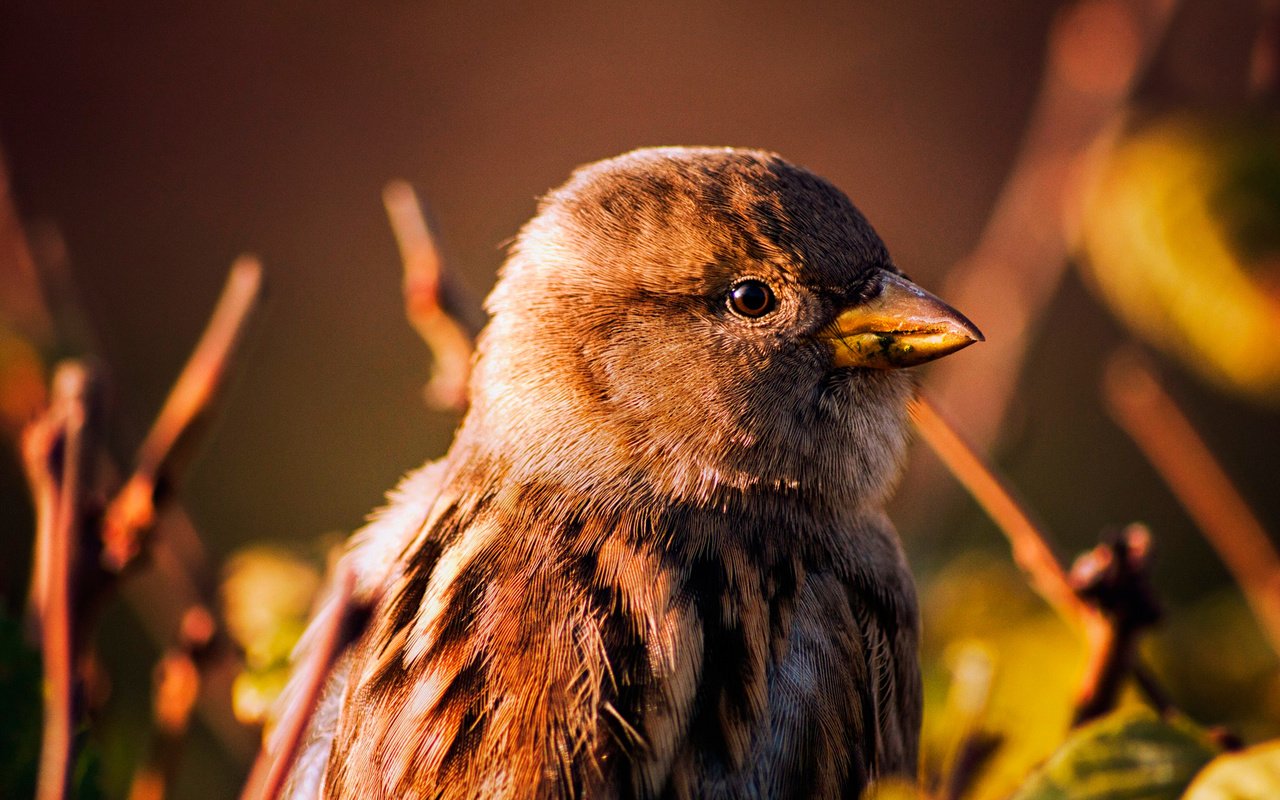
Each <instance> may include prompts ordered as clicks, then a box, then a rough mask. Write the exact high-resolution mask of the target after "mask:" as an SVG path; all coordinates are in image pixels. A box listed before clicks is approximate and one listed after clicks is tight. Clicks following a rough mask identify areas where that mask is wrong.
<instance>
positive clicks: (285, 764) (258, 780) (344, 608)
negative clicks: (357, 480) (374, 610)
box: [240, 561, 361, 800]
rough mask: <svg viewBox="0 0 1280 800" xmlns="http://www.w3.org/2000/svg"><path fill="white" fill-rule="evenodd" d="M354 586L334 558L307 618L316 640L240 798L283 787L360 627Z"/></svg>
mask: <svg viewBox="0 0 1280 800" xmlns="http://www.w3.org/2000/svg"><path fill="white" fill-rule="evenodd" d="M354 590H355V573H354V572H352V571H351V570H350V569H349V568H348V567H347V566H346V565H345V564H343V563H342V562H341V561H339V562H338V564H337V566H336V567H335V572H334V576H333V579H332V589H331V591H330V592H329V594H328V596H327V597H326V598H325V599H324V601H323V604H322V606H321V608H320V610H319V611H317V612H316V615H315V619H314V622H312V625H314V626H315V627H314V629H313V631H314V635H315V637H316V638H315V640H314V641H313V642H311V643H310V649H308V650H306V653H305V656H304V657H303V660H302V661H301V663H299V664H298V666H297V667H296V671H295V677H294V681H295V682H296V684H297V686H298V690H297V691H298V693H297V695H295V696H294V697H292V698H290V699H289V703H288V707H287V708H286V709H285V711H284V713H283V714H282V715H281V718H280V721H279V722H278V723H277V726H276V729H275V731H273V733H272V735H271V737H270V741H269V742H268V743H267V744H266V745H264V746H263V748H262V750H261V752H259V754H258V758H257V760H256V761H254V764H253V769H251V770H250V771H249V778H248V780H246V781H245V785H244V790H243V792H242V793H241V795H240V798H241V800H275V798H276V797H277V796H278V795H279V794H280V790H281V789H282V788H283V787H284V782H285V780H286V779H287V778H288V777H289V772H290V770H291V769H292V767H293V762H294V760H295V759H296V758H297V756H298V748H299V745H300V744H301V742H302V737H303V734H305V733H306V730H307V725H308V724H309V723H310V721H311V715H312V714H313V713H314V712H315V710H316V704H317V702H318V701H319V699H320V692H321V690H323V689H324V684H325V681H326V680H327V679H328V677H329V672H330V670H331V668H332V667H333V663H334V661H335V660H336V659H337V658H338V656H339V655H340V654H341V653H342V651H343V650H344V649H345V648H346V647H347V645H349V644H350V643H351V642H352V641H354V640H355V638H356V637H357V636H358V635H359V633H360V631H359V627H360V626H358V625H355V624H353V623H354V621H355V619H356V617H357V615H358V614H359V612H360V610H361V609H360V607H358V606H357V605H356V604H355V603H354V601H353V592H354ZM308 635H312V634H311V633H309V634H308Z"/></svg>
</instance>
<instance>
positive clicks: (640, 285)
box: [291, 148, 978, 798]
mask: <svg viewBox="0 0 1280 800" xmlns="http://www.w3.org/2000/svg"><path fill="white" fill-rule="evenodd" d="M488 307H489V310H490V312H491V314H492V317H491V322H490V325H489V327H488V328H487V329H486V331H485V333H484V334H483V336H482V338H481V341H480V347H479V354H478V358H477V361H476V366H475V373H474V376H473V382H472V397H471V402H472V405H471V409H470V411H469V413H468V416H467V418H466V420H465V421H464V423H463V426H462V428H461V429H460V431H459V433H458V436H457V439H456V440H455V442H454V445H453V447H452V448H451V449H450V451H449V453H448V454H447V455H446V456H445V457H444V458H443V459H442V460H440V461H438V462H435V463H433V464H430V465H428V466H426V467H424V468H423V469H422V470H420V471H418V472H417V473H413V474H411V475H410V476H409V477H408V478H407V479H406V480H405V482H404V483H403V484H402V485H401V487H400V488H399V489H397V491H396V492H395V493H393V495H392V502H391V505H390V506H389V507H388V508H387V509H386V510H384V511H383V512H381V514H380V515H379V516H378V517H377V518H376V519H375V520H374V521H373V522H372V523H371V524H370V525H369V526H367V527H366V528H365V529H364V530H363V531H362V532H361V533H359V534H358V535H357V536H356V537H355V538H354V539H353V544H352V545H351V548H350V550H349V553H348V556H347V561H348V562H349V564H350V565H351V566H352V568H353V569H354V570H355V572H356V574H357V577H358V593H359V594H361V595H362V596H363V597H365V598H368V599H370V600H372V599H373V598H377V600H376V604H375V606H374V610H373V612H372V617H371V619H370V622H369V625H368V628H367V630H366V632H365V633H364V635H363V636H362V637H361V638H360V639H359V641H357V642H356V644H354V645H353V646H352V647H351V648H350V650H349V652H347V653H345V654H343V655H342V657H341V659H340V660H339V662H338V664H337V666H336V668H335V671H334V674H333V676H332V678H331V679H330V683H329V688H328V691H327V693H326V695H325V696H324V698H323V699H322V701H321V704H320V708H319V709H318V711H317V713H316V715H315V716H314V718H313V720H312V723H311V729H310V733H309V736H308V744H307V746H306V747H305V748H304V749H303V751H302V754H301V756H300V759H299V762H298V764H297V766H296V767H295V770H294V775H293V779H292V784H291V785H292V787H293V789H294V790H295V794H298V795H303V794H307V793H308V792H310V793H312V795H313V796H314V795H315V794H322V795H323V796H325V797H341V798H376V797H395V798H410V797H430V798H489V797H494V798H559V797H642V798H658V797H673V798H674V797H689V798H694V797H723V798H746V797H758V798H766V797H769V798H772V797H777V798H783V797H797V798H800V797H837V796H841V797H843V796H856V795H857V794H858V793H859V792H860V791H861V790H862V788H863V787H864V786H865V785H866V784H867V782H868V781H869V780H871V779H873V778H875V777H876V776H879V775H884V774H900V775H906V776H909V775H912V774H914V771H915V766H916V748H917V745H916V739H917V735H918V729H919V723H920V685H919V673H918V666H917V663H916V636H917V628H918V621H917V611H916V602H915V595H914V589H913V586H912V582H911V578H910V575H909V573H908V571H907V567H906V563H905V560H904V558H903V556H902V553H901V549H900V546H899V544H898V541H897V536H896V534H895V533H894V531H893V528H892V526H891V524H890V523H889V521H888V520H887V518H886V517H885V516H884V514H883V511H882V506H883V503H884V501H885V499H886V497H887V496H888V494H889V492H890V490H891V488H892V485H893V483H894V480H895V478H896V476H897V473H898V470H899V463H900V460H901V456H902V452H903V448H904V441H905V426H906V421H905V413H906V412H905V406H906V403H907V400H908V399H909V397H910V393H911V391H912V384H911V381H910V379H909V378H908V377H906V376H905V374H904V373H902V372H900V371H897V370H895V369H886V368H884V367H892V366H898V365H902V364H910V363H915V362H918V361H921V360H925V359H926V358H927V357H934V356H936V355H941V354H944V353H945V352H950V351H951V350H954V349H958V347H960V346H963V344H967V343H969V342H970V341H973V340H974V339H976V338H977V336H978V335H977V333H976V330H973V329H972V328H971V326H968V323H967V322H965V321H963V318H962V317H959V315H958V314H956V313H955V312H954V311H952V310H951V309H948V308H946V307H945V306H943V305H942V304H941V303H939V302H938V301H936V299H935V298H932V297H930V296H928V295H926V294H924V293H923V292H920V291H919V290H918V289H915V287H914V285H912V284H909V283H908V282H906V281H905V280H903V279H902V278H901V277H900V276H899V275H898V273H897V271H896V269H895V268H894V267H893V266H892V265H891V262H890V261H889V258H888V255H887V253H886V251H885V249H884V246H883V244H881V242H880V240H879V239H878V238H877V237H876V235H875V233H874V232H873V231H872V230H871V228H870V226H868V225H867V223H866V222H865V220H864V219H863V218H862V217H861V215H860V214H859V213H858V212H857V211H856V210H855V209H854V208H853V206H852V205H851V204H850V203H849V202H848V200H847V199H846V198H845V197H844V195H843V194H841V193H840V192H839V191H838V190H836V189H834V188H833V187H831V186H830V185H829V184H827V183H826V182H825V181H822V180H821V179H819V178H816V177H815V176H813V175H812V174H810V173H808V172H806V171H804V170H802V169H800V168H797V167H794V166H792V165H790V164H788V163H786V162H784V161H782V160H781V159H779V158H777V157H776V156H773V155H771V154H766V153H761V152H757V151H742V150H729V149H719V150H712V149H685V148H667V149H652V150H641V151H636V152H635V153H631V154H628V155H626V156H622V157H619V158H617V159H613V160H611V161H606V162H601V163H600V164H596V165H592V166H590V167H586V168H583V169H582V170H579V171H578V172H577V173H575V176H574V178H573V179H571V180H570V182H569V183H568V184H566V186H565V187H563V188H561V189H560V190H557V191H556V192H554V193H552V194H551V195H550V196H549V197H548V198H547V199H546V200H544V202H543V203H542V206H541V208H540V212H539V214H538V216H537V217H535V218H534V219H533V221H531V222H530V223H529V224H528V225H527V226H526V227H525V229H524V230H523V231H522V233H521V235H520V237H519V239H518V240H517V243H516V245H515V247H514V248H513V252H512V255H511V257H510V258H509V260H508V262H507V264H506V265H505V266H504V269H503V274H502V277H501V279H500V281H499V283H498V286H497V287H496V288H495V290H494V293H493V295H492V296H491V297H490V300H489V303H488ZM851 309H852V311H851ZM903 309H906V311H903ZM855 312H856V313H855ZM895 314H896V315H898V316H902V315H903V314H905V315H906V317H909V318H910V319H909V320H908V323H909V324H902V325H898V326H897V327H896V328H895V327H894V326H893V325H892V324H890V325H888V326H887V327H886V323H885V319H889V318H893V319H897V317H895V316H894V315H895ZM854 317H857V319H856V320H855V319H854ZM868 320H870V322H868ZM966 326H968V327H966ZM930 337H933V338H930ZM939 337H941V338H939ZM948 337H950V338H948ZM965 337H967V338H965ZM961 339H964V341H963V342H961V341H960V340H961ZM944 340H945V341H944ZM868 343H870V344H868ZM872 367H876V368H872Z"/></svg>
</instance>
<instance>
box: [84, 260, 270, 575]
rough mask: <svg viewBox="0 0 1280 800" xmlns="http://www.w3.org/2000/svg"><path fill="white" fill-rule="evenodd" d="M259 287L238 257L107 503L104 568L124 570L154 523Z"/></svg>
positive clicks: (257, 268) (257, 270)
mask: <svg viewBox="0 0 1280 800" xmlns="http://www.w3.org/2000/svg"><path fill="white" fill-rule="evenodd" d="M261 288H262V266H261V264H259V263H258V260H257V259H256V258H253V257H252V256H241V257H240V258H239V259H238V260H237V261H236V262H235V263H234V264H233V265H232V267H231V274H230V275H229V276H228V278H227V283H226V285H225V286H224V287H223V290H222V296H221V297H220V298H219V299H218V305H217V307H216V308H215V309H214V312H213V316H212V317H211V318H210V319H209V324H208V326H206V328H205V331H204V334H203V335H202V336H201V338H200V342H199V344H197V345H196V349H195V351H194V352H193V353H192V354H191V358H190V359H189V360H188V361H187V363H186V366H185V367H183V370H182V373H181V375H179V377H178V380H177V382H176V383H174V385H173V389H172V390H170V392H169V397H168V398H167V399H166V400H165V403H164V406H163V407H162V408H161V411H160V415H159V416H158V417H157V418H156V421H155V423H154V424H153V425H152V426H151V430H150V432H148V434H147V438H146V439H145V440H144V441H143V443H142V447H141V448H139V451H138V461H137V466H136V468H135V469H134V472H133V475H131V476H130V477H129V480H128V481H127V482H126V483H125V485H124V487H123V488H122V489H121V490H120V492H119V493H118V494H117V495H116V496H115V498H114V499H113V500H112V501H111V503H110V505H109V506H108V507H107V512H106V516H105V518H104V521H103V563H104V565H105V566H106V567H107V569H109V570H111V571H113V572H120V571H121V570H123V569H124V568H125V567H126V566H127V565H128V564H129V562H131V561H132V560H133V558H134V557H135V556H136V555H137V554H138V552H139V550H140V549H141V547H142V540H143V538H144V537H145V536H146V535H147V533H148V532H149V531H150V530H151V528H152V527H153V526H154V524H155V513H156V504H157V502H158V501H159V500H160V499H161V495H162V493H163V492H164V491H166V490H167V489H168V488H169V487H170V486H172V485H173V484H174V483H175V482H176V478H177V470H178V467H179V466H180V465H179V460H180V458H181V456H182V455H184V449H185V448H184V447H183V445H187V444H190V441H191V439H192V438H193V431H194V430H195V429H196V428H197V427H198V426H197V424H196V423H197V422H199V421H200V420H201V419H203V418H204V417H205V416H207V414H208V412H209V409H210V407H211V405H212V403H213V400H214V398H215V397H216V396H217V394H218V390H219V389H220V388H221V387H222V384H223V382H224V379H225V378H226V374H227V368H228V366H229V365H230V362H231V359H232V357H233V356H234V355H235V352H236V350H237V346H238V345H239V344H240V343H241V341H242V340H243V339H244V333H245V330H246V326H247V323H248V320H249V316H250V314H251V312H252V311H253V309H254V308H255V307H256V305H257V303H258V300H259V298H260V295H261Z"/></svg>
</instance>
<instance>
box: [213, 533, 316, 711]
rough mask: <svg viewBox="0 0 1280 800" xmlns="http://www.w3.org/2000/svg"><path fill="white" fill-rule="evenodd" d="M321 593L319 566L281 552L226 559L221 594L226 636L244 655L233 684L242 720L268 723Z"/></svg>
mask: <svg viewBox="0 0 1280 800" xmlns="http://www.w3.org/2000/svg"><path fill="white" fill-rule="evenodd" d="M319 589H320V571H319V570H318V569H317V568H316V566H315V565H314V564H312V563H310V562H308V561H306V560H305V559H303V558H300V557H298V556H296V555H293V554H292V553H289V552H288V551H286V550H283V549H280V548H276V547H268V546H256V547H248V548H245V549H243V550H240V551H238V552H237V553H235V554H234V555H232V556H231V558H230V559H228V561H227V565H226V567H225V569H224V570H223V579H222V586H221V592H220V594H221V597H222V609H223V616H224V618H225V620H226V625H227V632H228V633H229V634H230V635H231V638H232V639H234V640H235V642H236V644H238V645H239V646H240V648H241V649H242V650H243V651H244V662H245V669H244V671H243V672H241V673H240V674H239V675H238V676H236V680H235V684H234V685H233V686H232V707H233V709H234V710H235V715H236V718H237V719H239V720H240V721H241V722H244V723H246V724H261V723H262V722H264V721H265V720H266V718H267V714H268V712H269V711H270V710H271V707H272V705H274V703H275V701H276V698H277V697H279V695H280V692H281V691H282V690H283V689H284V686H285V683H286V682H287V681H288V679H289V656H290V654H291V653H292V652H293V648H294V646H295V645H296V644H297V643H298V639H299V638H300V637H301V636H302V632H303V630H304V629H305V628H306V624H307V618H308V616H309V615H310V613H311V607H312V604H313V603H314V602H315V598H316V594H317V592H318V591H319Z"/></svg>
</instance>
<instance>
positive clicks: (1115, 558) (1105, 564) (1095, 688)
mask: <svg viewBox="0 0 1280 800" xmlns="http://www.w3.org/2000/svg"><path fill="white" fill-rule="evenodd" d="M1150 566H1151V532H1150V531H1148V530H1147V528H1146V526H1144V525H1138V524H1134V525H1130V526H1129V527H1127V528H1125V530H1124V531H1122V532H1121V533H1120V534H1119V535H1118V536H1113V537H1109V540H1108V541H1106V542H1104V543H1102V544H1100V545H1098V546H1097V547H1095V548H1093V549H1092V550H1090V551H1089V552H1087V553H1085V554H1083V555H1081V556H1080V557H1079V558H1077V559H1076V562H1075V564H1074V565H1072V568H1071V584H1072V586H1073V587H1074V588H1075V591H1076V594H1077V595H1079V596H1080V597H1082V598H1084V599H1086V600H1087V601H1088V602H1089V604H1090V606H1091V607H1092V608H1095V609H1097V610H1098V611H1099V612H1101V614H1102V616H1103V617H1105V619H1106V625H1103V626H1098V628H1097V636H1098V640H1097V641H1096V642H1095V643H1094V646H1093V647H1092V648H1091V649H1090V652H1089V656H1090V657H1089V661H1088V664H1087V665H1086V668H1085V674H1084V679H1083V680H1082V681H1081V685H1080V691H1079V692H1078V694H1077V696H1076V708H1075V715H1074V717H1073V719H1072V725H1082V724H1084V723H1086V722H1088V721H1089V720H1091V719H1095V718H1097V717H1100V716H1102V715H1103V714H1105V713H1107V712H1108V711H1110V710H1111V709H1113V708H1115V706H1116V702H1117V700H1118V699H1119V696H1120V689H1121V687H1122V686H1123V685H1124V680H1125V678H1127V677H1129V676H1132V675H1134V671H1135V668H1136V667H1137V666H1138V639H1139V637H1140V636H1141V634H1142V632H1143V631H1145V630H1146V629H1148V628H1150V627H1151V626H1152V625H1154V624H1155V623H1156V622H1158V621H1159V619H1160V616H1161V613H1162V612H1161V609H1160V606H1159V603H1157V601H1156V599H1155V592H1154V591H1153V590H1152V588H1151V582H1150V580H1149V571H1150ZM1140 686H1143V687H1145V686H1154V683H1153V678H1152V676H1151V675H1150V673H1148V672H1146V671H1145V669H1144V670H1143V676H1142V680H1141V681H1140ZM1157 692H1158V694H1157V696H1158V697H1159V698H1161V703H1163V707H1161V709H1160V710H1161V711H1167V710H1168V703H1167V698H1164V696H1163V692H1159V690H1158V689H1157ZM1161 703H1156V705H1157V706H1160V705H1161Z"/></svg>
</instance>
